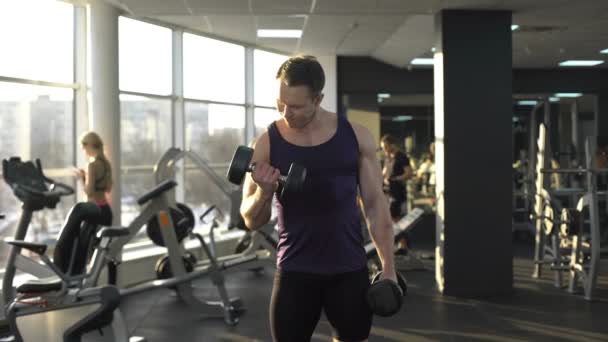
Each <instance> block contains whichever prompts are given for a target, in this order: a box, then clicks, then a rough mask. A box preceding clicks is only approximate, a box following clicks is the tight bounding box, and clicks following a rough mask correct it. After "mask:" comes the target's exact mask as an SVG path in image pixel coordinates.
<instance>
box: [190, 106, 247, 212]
mask: <svg viewBox="0 0 608 342" xmlns="http://www.w3.org/2000/svg"><path fill="white" fill-rule="evenodd" d="M185 108H186V147H187V148H189V149H191V150H192V151H194V152H196V153H197V154H198V155H199V156H201V157H202V158H204V159H206V160H207V161H208V163H209V164H210V165H211V167H212V168H213V169H214V170H215V171H216V172H217V173H218V175H220V176H221V177H222V178H224V179H225V175H226V171H227V170H228V164H229V163H230V160H231V158H232V155H233V154H234V151H235V150H236V147H237V146H238V145H242V144H244V143H245V108H244V107H242V106H230V105H218V104H207V103H194V102H187V103H186V106H185ZM185 194H186V203H188V205H190V206H192V207H194V208H205V207H208V206H209V205H212V204H215V205H216V206H217V207H218V208H220V210H221V211H222V212H223V213H224V214H225V215H228V214H229V212H230V207H231V203H230V200H229V199H228V198H227V197H226V196H225V194H224V193H222V191H221V190H220V189H219V188H218V186H217V185H216V184H214V183H213V182H212V181H211V180H210V179H209V177H208V176H207V175H206V174H204V173H203V172H201V171H200V170H198V169H197V168H196V167H194V166H193V165H188V167H187V169H186V185H185Z"/></svg>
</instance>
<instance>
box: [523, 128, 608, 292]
mask: <svg viewBox="0 0 608 342" xmlns="http://www.w3.org/2000/svg"><path fill="white" fill-rule="evenodd" d="M546 134H547V133H546V129H545V126H544V125H542V124H541V126H540V129H539V137H538V154H537V165H536V192H537V195H536V201H535V210H534V211H535V215H534V216H535V217H534V218H535V221H536V244H535V251H534V263H535V265H534V266H535V267H534V273H533V277H534V278H540V277H541V274H542V265H543V264H551V269H552V270H553V271H555V278H554V280H555V286H557V287H562V277H561V272H562V271H569V273H570V281H569V284H568V292H570V293H575V291H576V286H577V284H578V281H579V280H580V281H581V282H582V286H583V292H584V297H585V299H587V300H592V299H593V290H594V288H595V284H596V280H597V274H598V271H599V260H600V258H601V253H602V251H601V247H600V240H601V239H600V227H599V223H600V222H599V211H598V210H599V205H598V199H597V197H598V195H600V194H601V195H606V193H604V192H602V193H600V192H598V191H597V185H596V176H597V175H598V174H599V173H608V169H598V168H597V167H596V165H595V145H594V144H593V143H592V141H595V139H593V137H589V138H588V139H587V140H586V142H585V155H586V168H574V169H551V168H548V160H547V155H548V153H547V151H546V149H547V140H548V139H547V136H546ZM551 173H560V174H582V173H584V174H585V175H586V183H587V184H586V190H583V189H571V190H567V193H568V194H570V195H582V197H581V198H580V199H579V201H578V203H577V206H576V211H577V215H579V216H580V217H582V216H583V215H582V213H583V210H584V209H585V208H588V213H589V220H588V221H589V227H590V229H589V233H590V236H589V237H590V240H588V241H585V239H584V237H585V236H584V233H585V231H584V227H585V224H584V223H585V222H586V220H584V218H581V221H579V223H580V226H579V227H578V230H577V231H576V233H575V234H574V235H573V236H571V245H572V246H571V250H570V253H569V254H570V255H569V256H567V255H564V253H563V251H562V246H563V244H562V242H563V240H567V239H568V235H569V234H568V226H569V225H572V224H574V222H575V221H576V220H573V219H572V218H571V217H569V214H568V211H567V210H562V211H561V212H562V214H561V217H560V219H556V218H554V208H556V207H557V208H559V204H558V203H557V202H556V201H552V200H551V197H550V194H551V191H547V190H545V189H546V188H547V185H548V184H547V183H548V181H547V179H546V177H545V174H551ZM559 191H560V190H557V191H554V192H559ZM562 192H563V191H562ZM560 209H561V208H560ZM557 225H559V226H560V227H561V229H555V226H557ZM547 239H550V240H551V246H546V244H547ZM547 257H548V259H549V260H547Z"/></svg>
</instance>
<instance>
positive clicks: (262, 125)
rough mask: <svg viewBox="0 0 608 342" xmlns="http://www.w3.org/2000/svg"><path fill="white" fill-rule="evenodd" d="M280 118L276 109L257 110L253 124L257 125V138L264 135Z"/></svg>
mask: <svg viewBox="0 0 608 342" xmlns="http://www.w3.org/2000/svg"><path fill="white" fill-rule="evenodd" d="M279 117H280V115H279V112H278V111H277V110H276V109H270V108H259V107H258V108H256V109H255V111H254V113H253V123H254V125H255V135H256V137H257V136H258V135H260V134H262V133H263V132H264V131H265V130H266V129H267V128H268V125H270V124H271V123H272V122H273V121H275V120H276V119H278V118H279Z"/></svg>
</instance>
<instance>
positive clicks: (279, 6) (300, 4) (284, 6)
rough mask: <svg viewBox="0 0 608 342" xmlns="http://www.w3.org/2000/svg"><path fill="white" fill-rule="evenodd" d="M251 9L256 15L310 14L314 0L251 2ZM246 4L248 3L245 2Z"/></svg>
mask: <svg viewBox="0 0 608 342" xmlns="http://www.w3.org/2000/svg"><path fill="white" fill-rule="evenodd" d="M250 1H251V9H252V11H253V13H254V14H272V13H290V14H306V13H310V7H311V5H312V0H280V1H277V0H250ZM245 2H246V1H245Z"/></svg>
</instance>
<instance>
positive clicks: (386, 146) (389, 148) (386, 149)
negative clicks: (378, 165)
mask: <svg viewBox="0 0 608 342" xmlns="http://www.w3.org/2000/svg"><path fill="white" fill-rule="evenodd" d="M380 147H381V148H382V151H383V152H384V154H385V155H387V156H388V155H390V154H391V153H393V149H392V146H391V144H386V143H384V142H381V143H380Z"/></svg>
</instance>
